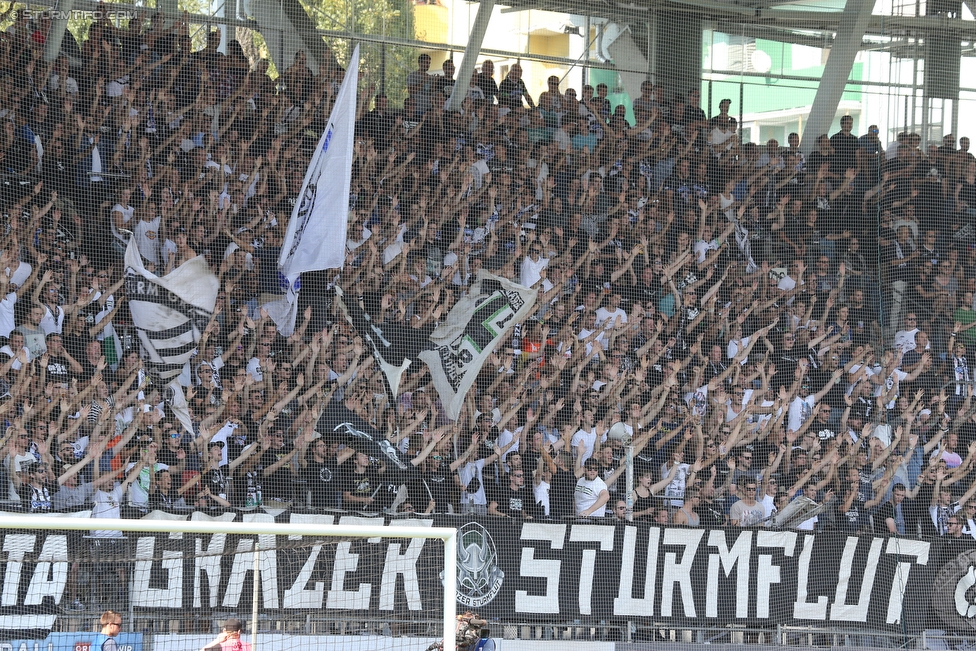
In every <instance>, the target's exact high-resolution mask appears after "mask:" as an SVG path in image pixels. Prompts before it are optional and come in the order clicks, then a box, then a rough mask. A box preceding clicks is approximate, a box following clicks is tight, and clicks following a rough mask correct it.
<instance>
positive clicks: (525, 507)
mask: <svg viewBox="0 0 976 651" xmlns="http://www.w3.org/2000/svg"><path fill="white" fill-rule="evenodd" d="M491 499H492V501H494V502H496V503H497V504H498V506H496V507H495V508H496V509H497V510H498V512H499V513H504V514H505V515H507V516H510V517H513V518H521V517H525V516H529V517H535V516H536V510H537V509H536V506H535V495H534V494H533V492H532V489H531V488H530V487H529V486H522V487H521V488H519V489H518V490H517V491H513V490H512V488H511V486H500V487H499V488H497V489H496V490H495V491H493V495H492V496H491ZM549 508H550V512H551V510H552V505H551V504H550V507H549Z"/></svg>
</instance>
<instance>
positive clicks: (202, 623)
mask: <svg viewBox="0 0 976 651" xmlns="http://www.w3.org/2000/svg"><path fill="white" fill-rule="evenodd" d="M237 517H238V520H240V516H237ZM377 521H379V522H380V524H377ZM427 524H428V525H429V524H430V522H429V521H428V522H427ZM454 536H455V532H454V530H452V529H446V528H437V527H430V526H425V525H424V523H423V522H421V521H420V520H399V521H392V522H390V523H389V524H388V525H387V526H384V525H383V524H382V521H381V520H379V519H377V518H362V517H347V516H341V517H339V516H336V517H333V516H329V515H309V516H303V515H292V516H290V518H289V521H276V520H275V518H274V517H271V516H270V515H266V514H264V513H262V514H260V515H259V514H249V515H246V516H245V517H244V518H243V521H234V517H233V516H228V517H227V518H208V517H206V516H201V515H200V514H196V515H195V516H194V517H193V518H192V519H190V520H182V519H172V520H170V519H162V520H103V519H84V518H74V517H62V518H57V517H31V516H28V517H26V518H24V517H16V516H11V517H5V518H3V519H2V521H0V538H2V542H0V549H2V552H3V565H2V567H3V592H2V594H3V596H2V606H0V630H2V632H0V637H2V639H3V640H4V641H11V643H12V645H13V648H23V647H22V646H21V645H22V644H26V645H27V648H33V647H34V646H35V645H37V641H38V640H44V642H42V643H41V645H40V646H41V648H48V649H56V650H57V649H87V648H95V647H94V646H93V643H94V642H95V638H96V635H97V634H98V632H99V631H101V630H102V627H101V622H102V621H105V620H108V619H111V620H112V621H120V622H121V627H120V630H119V631H118V632H117V636H115V637H116V641H117V643H118V645H119V648H120V649H122V651H162V650H164V649H165V650H167V651H184V650H186V651H189V650H197V649H202V648H204V647H208V646H210V645H211V644H214V643H216V642H217V641H218V640H219V639H220V637H221V634H222V633H223V629H225V628H226V627H225V624H226V623H227V622H228V620H230V619H237V620H239V621H240V622H241V624H242V631H241V635H240V641H241V646H239V647H236V648H238V649H241V648H245V649H246V647H245V646H244V644H245V643H248V644H250V645H251V646H252V648H253V649H255V651H256V650H257V649H261V650H262V651H273V650H285V649H288V650H290V651H291V650H298V649H313V648H314V649H323V648H335V649H349V650H354V649H363V650H366V649H369V650H371V651H372V650H375V649H389V650H391V651H394V650H396V651H400V650H402V651H413V650H417V651H424V649H426V648H427V647H428V646H429V645H430V644H431V643H433V642H436V641H438V640H440V639H441V638H444V639H445V641H446V642H445V645H444V648H445V649H448V650H449V651H451V650H452V649H453V640H454V612H455V608H454V601H453V599H445V594H450V593H451V592H453V585H454V576H455V573H454V566H455V563H454V553H453V549H454ZM106 611H112V613H114V614H112V613H110V614H109V617H108V618H106V617H103V614H105V613H106ZM110 630H111V629H110ZM444 631H450V635H447V636H445V635H444ZM112 632H113V633H114V632H116V631H114V630H112ZM234 642H235V641H234V640H233V639H231V641H230V642H225V645H224V648H228V647H227V644H231V647H230V648H235V647H234Z"/></svg>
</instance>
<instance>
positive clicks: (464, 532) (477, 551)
mask: <svg viewBox="0 0 976 651" xmlns="http://www.w3.org/2000/svg"><path fill="white" fill-rule="evenodd" d="M457 566H458V567H457V600H458V603H460V604H463V605H465V606H467V607H469V608H481V607H482V606H484V605H486V604H489V603H491V602H492V600H493V599H494V598H495V597H496V596H498V592H499V591H500V590H501V587H502V581H503V580H504V579H505V573H504V572H502V570H501V568H499V567H498V548H497V547H496V546H495V541H494V540H492V538H491V534H489V533H488V530H487V529H485V528H484V527H483V526H481V525H480V524H478V523H477V522H468V523H467V524H465V525H464V526H462V527H461V529H460V530H459V531H458V559H457Z"/></svg>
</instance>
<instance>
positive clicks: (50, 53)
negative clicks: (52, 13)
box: [44, 0, 75, 61]
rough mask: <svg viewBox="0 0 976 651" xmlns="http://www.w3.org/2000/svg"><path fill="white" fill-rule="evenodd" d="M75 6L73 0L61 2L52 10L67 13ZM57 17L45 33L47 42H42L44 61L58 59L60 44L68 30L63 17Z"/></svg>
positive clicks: (62, 0) (65, 19) (66, 21)
mask: <svg viewBox="0 0 976 651" xmlns="http://www.w3.org/2000/svg"><path fill="white" fill-rule="evenodd" d="M74 6H75V0H61V1H60V2H58V3H56V4H55V6H54V8H55V9H57V10H58V11H59V12H65V13H67V12H69V11H71V10H72V9H73V8H74ZM61 15H62V17H59V18H57V19H55V20H52V21H51V28H50V29H49V30H48V32H47V40H45V41H44V60H45V61H54V60H55V59H57V58H58V54H60V52H61V43H62V41H64V31H65V30H66V29H68V19H67V18H65V17H63V16H64V14H61Z"/></svg>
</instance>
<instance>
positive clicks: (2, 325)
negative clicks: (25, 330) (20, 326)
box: [0, 292, 17, 337]
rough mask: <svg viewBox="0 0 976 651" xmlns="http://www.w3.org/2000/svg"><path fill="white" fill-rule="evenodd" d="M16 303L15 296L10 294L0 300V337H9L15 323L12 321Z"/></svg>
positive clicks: (12, 293)
mask: <svg viewBox="0 0 976 651" xmlns="http://www.w3.org/2000/svg"><path fill="white" fill-rule="evenodd" d="M16 303H17V294H16V293H14V292H10V293H9V294H7V295H6V296H4V297H3V300H0V336H3V337H9V336H10V333H11V332H13V330H14V328H16V327H17V323H16V322H15V320H14V305H15V304H16Z"/></svg>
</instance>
